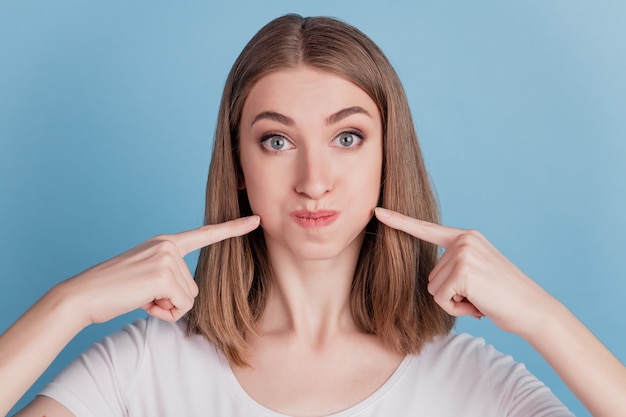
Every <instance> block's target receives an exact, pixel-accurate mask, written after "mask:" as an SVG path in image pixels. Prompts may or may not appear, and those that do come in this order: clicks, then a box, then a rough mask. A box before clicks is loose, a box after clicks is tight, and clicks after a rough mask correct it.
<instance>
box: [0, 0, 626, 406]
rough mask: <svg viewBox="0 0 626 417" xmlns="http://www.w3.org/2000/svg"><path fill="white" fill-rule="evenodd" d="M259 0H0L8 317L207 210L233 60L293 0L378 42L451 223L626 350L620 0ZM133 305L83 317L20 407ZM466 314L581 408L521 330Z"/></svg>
mask: <svg viewBox="0 0 626 417" xmlns="http://www.w3.org/2000/svg"><path fill="white" fill-rule="evenodd" d="M266 3H267V2H256V1H252V0H251V1H231V2H228V4H226V2H220V3H214V2H208V1H206V2H199V1H187V2H174V1H124V2H122V1H107V2H89V1H83V0H81V1H71V0H56V1H54V2H50V1H7V0H2V1H1V2H0V201H1V204H0V265H2V277H1V278H0V331H3V330H4V329H6V328H7V327H8V326H9V325H10V324H11V323H12V322H13V321H14V320H16V319H17V318H18V316H19V315H20V314H21V313H23V312H24V311H25V310H26V309H27V307H28V306H29V305H31V304H32V303H33V302H35V301H36V300H37V298H38V297H40V296H41V295H42V294H43V293H44V292H45V291H46V290H47V289H48V288H50V287H51V286H53V285H54V284H55V283H57V282H59V281H61V280H63V279H65V278H67V277H69V276H72V275H74V274H76V273H78V272H80V271H81V270H83V269H85V268H87V267H89V266H91V265H93V264H95V263H98V262H101V261H103V260H105V259H107V258H109V257H111V256H114V255H116V254H118V253H120V252H122V251H124V250H126V249H128V248H130V247H132V246H134V245H136V244H138V243H139V242H141V241H143V240H145V239H147V238H149V237H151V236H153V235H155V234H158V233H169V232H177V231H181V230H184V229H189V228H193V227H196V226H198V225H200V224H201V223H202V213H203V198H204V186H205V179H206V173H207V168H208V164H209V159H210V152H211V147H212V137H213V130H214V126H215V119H216V114H217V106H218V102H219V95H220V93H221V89H222V86H223V83H224V80H225V78H226V74H227V72H228V70H229V68H230V66H231V65H232V63H233V61H234V59H235V57H236V56H237V54H238V53H239V51H240V50H241V48H242V47H243V46H244V44H245V43H246V42H247V41H248V39H249V38H250V37H251V36H252V35H253V34H254V33H255V32H256V31H257V30H258V29H259V28H260V27H261V26H262V25H263V24H265V23H266V22H268V21H269V20H271V19H272V18H274V17H276V16H278V15H281V14H284V13H287V12H298V13H301V14H304V15H331V16H336V17H340V18H342V19H344V20H346V21H348V22H350V23H352V24H354V25H356V26H357V27H359V28H360V29H362V30H363V31H364V32H365V33H367V34H368V35H369V36H370V37H372V38H373V39H374V41H376V42H377V43H378V44H379V45H380V46H381V47H382V49H383V50H384V51H385V52H386V53H387V55H388V56H389V58H390V60H391V61H392V63H393V64H394V65H395V67H396V69H397V71H398V73H399V74H400V77H401V78H402V80H403V82H404V85H405V87H406V90H407V93H408V96H409V99H410V104H411V107H412V111H413V115H414V118H415V123H416V126H417V129H418V134H419V136H420V140H421V143H422V147H423V149H424V153H425V158H426V160H427V164H428V167H429V169H430V172H431V175H432V177H433V181H434V184H435V186H436V189H437V192H438V195H439V198H440V202H441V206H442V211H443V219H444V222H445V223H446V224H449V225H453V226H458V227H467V228H477V229H479V230H481V231H482V232H483V234H485V235H486V236H487V237H488V238H489V239H490V240H491V241H492V242H493V243H494V244H495V245H496V246H497V247H498V248H499V249H500V250H501V251H502V252H503V253H504V254H506V255H507V256H508V257H510V258H511V259H512V260H513V261H514V262H515V263H516V264H517V265H518V266H520V268H522V269H523V270H524V271H525V272H526V273H528V274H529V275H530V276H532V277H533V278H534V279H535V280H537V281H538V282H539V283H540V284H541V285H542V286H543V287H545V288H546V289H547V290H548V291H550V292H551V293H553V294H555V295H556V296H557V297H558V298H560V299H561V300H562V301H563V302H564V303H565V304H566V305H567V306H569V307H570V309H571V310H572V311H573V312H574V313H575V314H576V315H577V316H578V317H580V318H581V320H582V321H583V322H584V323H585V324H587V325H588V326H589V327H590V328H591V329H592V331H593V332H594V333H595V334H596V335H597V336H598V337H599V338H600V339H601V340H602V341H603V342H604V343H605V344H606V345H607V346H608V347H609V348H610V349H611V350H612V351H613V352H614V353H615V354H616V355H617V356H618V357H619V358H620V359H621V360H622V362H624V361H625V360H626V343H625V342H626V336H625V332H624V329H625V328H626V316H625V315H624V314H623V305H624V303H623V294H624V293H626V285H625V284H624V277H625V276H626V256H624V254H623V252H624V250H625V249H626V238H625V236H626V216H625V214H624V213H626V193H625V188H626V187H625V183H626V181H625V179H626V164H625V162H626V138H625V137H626V117H625V110H626V78H625V75H624V74H626V48H624V40H625V39H626V25H624V21H626V19H625V18H626V6H624V4H623V3H622V2H619V1H614V2H611V1H600V2H594V3H593V4H592V3H591V2H584V1H539V0H534V1H525V2H518V3H519V4H502V2H499V1H495V0H494V1H476V2H466V1H457V2H454V1H449V2H411V3H409V2H408V1H407V2H398V1H386V2H385V3H386V4H383V2H382V1H376V2H374V1H363V0H359V1H346V2H337V1H316V2H310V4H309V3H307V2H298V1H276V2H272V3H271V4H266ZM189 263H190V264H191V265H193V264H194V263H195V260H194V259H193V256H191V257H190V258H189ZM140 315H142V313H140V312H137V313H133V314H131V315H128V316H126V317H123V318H121V319H118V320H115V321H113V322H110V323H107V324H102V325H97V326H92V327H90V328H88V329H86V330H85V331H84V332H82V333H81V334H80V335H79V336H77V337H76V338H75V339H74V341H72V343H71V344H70V345H69V346H68V347H67V348H66V350H65V351H63V352H62V354H61V355H60V357H59V358H58V360H57V361H56V362H55V363H54V364H53V366H52V367H51V368H50V370H49V371H48V372H46V373H45V374H44V376H43V377H42V378H41V379H40V381H39V382H38V383H37V384H36V385H35V386H34V388H33V389H32V390H31V391H29V392H28V394H27V395H26V397H25V398H24V399H23V400H22V401H21V402H20V404H19V406H23V405H24V404H25V403H26V402H27V401H29V400H30V399H31V398H32V397H33V396H34V395H35V393H36V392H37V391H38V390H39V389H41V387H42V385H43V384H44V383H45V382H46V381H48V380H49V379H50V378H51V377H52V376H53V375H54V374H56V373H57V372H58V371H59V370H60V369H62V368H63V367H64V366H65V365H66V364H67V363H68V362H69V361H70V360H71V359H72V358H73V357H75V356H76V355H77V354H78V353H79V352H81V351H82V350H83V349H85V348H86V347H87V346H89V345H90V344H91V343H92V342H93V341H95V340H97V339H99V338H100V337H102V336H103V335H105V334H107V333H109V332H111V331H113V330H115V329H117V328H118V327H120V325H121V324H122V323H123V322H126V321H129V320H131V319H132V318H133V317H137V316H140ZM457 328H458V329H459V330H462V331H470V332H471V333H473V334H475V335H479V336H483V337H485V338H486V339H487V341H488V342H489V343H492V344H494V345H495V346H496V347H497V348H498V349H500V350H502V351H504V352H507V353H510V354H512V355H513V356H514V357H515V359H517V360H519V361H522V362H525V363H526V364H527V366H528V367H529V368H530V369H531V371H533V372H534V373H535V374H536V375H537V376H538V377H539V378H540V379H542V380H543V381H544V382H545V383H546V384H547V385H548V386H550V387H551V388H552V390H553V391H554V392H555V393H556V394H557V395H558V396H559V397H560V398H561V399H562V401H564V402H565V403H566V404H567V405H568V406H569V407H570V408H571V409H572V411H573V412H575V413H576V414H577V415H581V416H584V415H588V413H587V412H586V411H585V410H584V408H583V407H582V406H581V405H580V403H579V402H578V401H577V400H576V399H575V398H574V397H573V396H572V394H571V393H570V392H569V391H568V389H567V388H566V387H565V386H564V385H563V384H562V382H560V380H559V379H558V377H557V376H556V375H555V374H554V372H553V371H552V370H551V369H550V368H549V366H548V365H547V364H546V363H545V362H544V361H543V360H542V359H541V357H539V356H538V354H537V353H535V352H534V351H533V350H532V348H530V347H529V346H528V344H527V343H526V342H525V341H523V340H522V339H520V338H519V337H517V336H514V335H511V334H506V333H504V332H502V331H500V330H498V329H497V328H495V326H493V325H492V324H491V323H490V322H489V321H488V320H482V321H480V322H477V321H475V320H472V319H463V320H461V321H460V322H459V325H458V326H457ZM572 366H575V364H572Z"/></svg>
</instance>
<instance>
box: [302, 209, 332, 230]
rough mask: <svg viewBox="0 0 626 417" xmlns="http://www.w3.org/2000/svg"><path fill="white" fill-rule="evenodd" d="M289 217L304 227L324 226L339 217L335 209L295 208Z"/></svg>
mask: <svg viewBox="0 0 626 417" xmlns="http://www.w3.org/2000/svg"><path fill="white" fill-rule="evenodd" d="M290 215H291V218H292V219H293V220H294V221H295V222H296V223H298V224H299V225H300V226H302V227H305V228H316V227H324V226H328V225H329V224H331V223H333V222H334V221H335V220H337V218H338V217H339V212H338V211H335V210H316V211H309V210H296V211H292V212H291V214H290Z"/></svg>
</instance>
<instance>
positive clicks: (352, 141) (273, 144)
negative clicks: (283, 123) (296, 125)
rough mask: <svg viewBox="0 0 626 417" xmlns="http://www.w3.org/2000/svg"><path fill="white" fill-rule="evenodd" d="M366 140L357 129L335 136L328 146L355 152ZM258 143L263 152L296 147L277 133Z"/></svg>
mask: <svg viewBox="0 0 626 417" xmlns="http://www.w3.org/2000/svg"><path fill="white" fill-rule="evenodd" d="M365 140H366V136H365V134H364V133H363V132H361V131H360V130H358V129H347V130H344V131H342V132H341V133H339V134H338V135H337V136H335V137H334V138H333V139H332V140H331V141H330V145H331V146H333V147H337V148H341V149H345V150H355V149H357V148H358V147H360V146H361V145H362V143H363V142H364V141H365ZM259 143H260V144H261V146H262V147H263V149H264V150H267V151H269V152H273V153H280V152H284V151H288V150H290V149H294V148H295V147H296V145H295V144H294V143H293V141H292V140H291V139H289V138H288V137H287V136H286V135H284V134H282V133H277V132H268V133H266V134H264V135H263V136H261V139H260V140H259Z"/></svg>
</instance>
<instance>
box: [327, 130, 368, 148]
mask: <svg viewBox="0 0 626 417" xmlns="http://www.w3.org/2000/svg"><path fill="white" fill-rule="evenodd" d="M362 141H363V136H362V135H361V134H359V133H357V132H342V133H340V134H339V136H337V137H336V138H335V139H333V143H334V144H335V145H337V146H340V147H342V148H354V147H356V146H357V145H359V144H360V143H361V142H362Z"/></svg>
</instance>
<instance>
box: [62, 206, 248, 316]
mask: <svg viewBox="0 0 626 417" xmlns="http://www.w3.org/2000/svg"><path fill="white" fill-rule="evenodd" d="M259 221H260V219H259V216H250V217H244V218H240V219H236V220H231V221H228V222H225V223H220V224H214V225H207V226H202V227H200V228H197V229H193V230H189V231H186V232H182V233H177V234H172V235H159V236H156V237H154V238H152V239H150V240H148V241H146V242H144V243H142V244H140V245H138V246H136V247H134V248H132V249H130V250H128V251H127V252H124V253H122V254H120V255H118V256H116V257H114V258H112V259H109V260H108V261H105V262H103V263H101V264H99V265H96V266H94V267H92V268H90V269H88V270H86V271H84V272H82V273H80V274H78V275H76V276H75V277H73V278H70V279H69V280H67V281H65V282H63V283H61V284H59V288H58V289H59V290H61V292H62V293H63V294H65V295H66V296H67V297H68V299H69V300H71V301H69V302H73V303H75V304H74V305H73V307H74V311H76V312H77V314H80V315H81V316H82V318H83V320H84V323H83V324H84V326H87V325H89V324H91V323H101V322H105V321H108V320H111V319H113V318H115V317H117V316H120V315H122V314H124V313H128V312H130V311H132V310H135V309H137V308H142V309H144V310H145V311H147V312H148V313H149V314H150V315H152V316H155V317H158V318H160V319H162V320H167V321H176V320H178V319H179V318H180V317H182V316H183V315H184V314H185V313H186V312H187V311H189V310H190V309H191V307H192V306H193V302H194V299H195V297H196V295H198V286H197V285H196V283H195V281H194V280H193V277H192V275H191V273H190V271H189V268H188V267H187V264H186V263H185V261H184V259H183V257H184V256H185V255H187V254H188V253H190V252H193V251H194V250H197V249H200V248H202V247H204V246H208V245H211V244H213V243H216V242H219V241H221V240H224V239H228V238H231V237H235V236H241V235H244V234H246V233H249V232H250V231H252V230H254V229H256V228H257V227H258V225H259Z"/></svg>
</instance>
